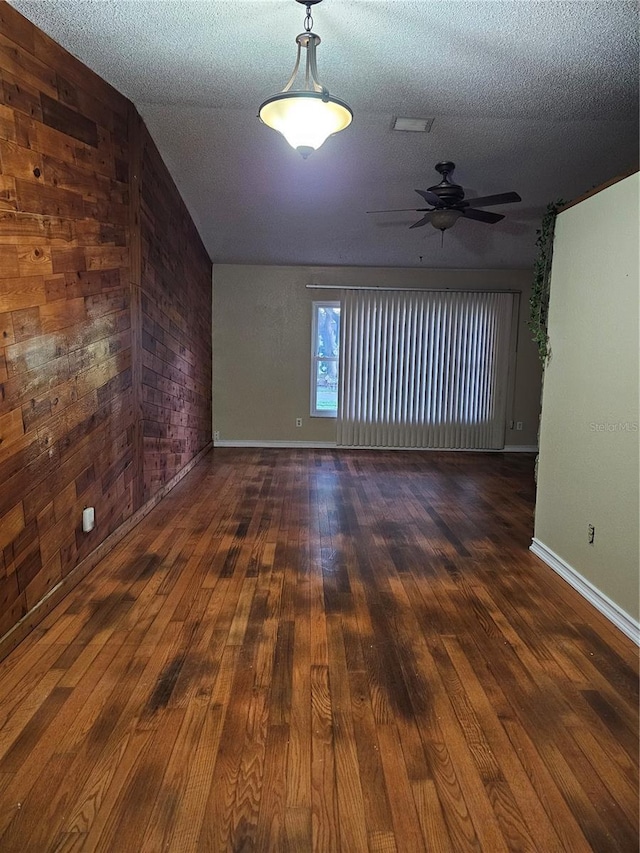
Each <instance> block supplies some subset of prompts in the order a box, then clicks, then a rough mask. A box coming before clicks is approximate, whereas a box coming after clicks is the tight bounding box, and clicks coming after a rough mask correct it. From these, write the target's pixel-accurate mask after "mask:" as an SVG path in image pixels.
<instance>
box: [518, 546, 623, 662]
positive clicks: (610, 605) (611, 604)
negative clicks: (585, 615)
mask: <svg viewBox="0 0 640 853" xmlns="http://www.w3.org/2000/svg"><path fill="white" fill-rule="evenodd" d="M529 550H530V551H532V552H533V553H534V554H535V555H536V557H539V558H540V559H541V560H542V562H543V563H546V564H547V566H549V567H550V568H551V569H553V571H554V572H556V574H558V575H560V577H561V578H562V579H563V580H565V581H566V582H567V583H568V584H569V585H570V586H572V587H573V588H574V589H575V590H576V591H577V592H579V593H580V595H581V596H582V597H583V598H586V600H587V601H588V602H589V603H590V604H592V605H593V606H594V607H595V608H596V610H598V611H599V612H600V613H602V615H603V616H605V617H606V618H607V619H608V620H609V621H610V622H611V623H613V625H615V626H616V628H618V630H620V631H622V633H623V634H624V635H625V636H626V637H628V638H629V639H630V640H632V641H633V642H634V643H635V644H636V645H637V646H640V623H639V622H636V620H635V619H634V618H633V617H632V616H630V615H629V614H628V613H627V612H626V611H625V610H623V609H622V608H621V607H620V605H618V604H616V603H615V601H612V600H611V599H610V598H609V597H608V596H607V595H605V594H604V593H603V592H602V591H601V590H599V589H598V588H597V587H596V586H594V585H593V584H592V583H591V581H588V580H587V579H586V578H585V577H583V576H582V575H581V574H580V572H578V571H577V570H576V569H574V568H573V566H571V565H569V563H567V562H566V560H563V559H562V557H560V556H558V554H556V553H555V551H552V550H551V548H549V547H547V546H546V545H545V544H544V542H541V541H540V540H539V539H536V538H535V536H534V538H533V539H532V541H531V545H530V546H529Z"/></svg>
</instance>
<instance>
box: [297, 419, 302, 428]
mask: <svg viewBox="0 0 640 853" xmlns="http://www.w3.org/2000/svg"><path fill="white" fill-rule="evenodd" d="M296 426H297V427H301V426H302V418H296Z"/></svg>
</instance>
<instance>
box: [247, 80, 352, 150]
mask: <svg viewBox="0 0 640 853" xmlns="http://www.w3.org/2000/svg"><path fill="white" fill-rule="evenodd" d="M259 116H260V118H261V120H262V121H263V122H264V123H265V124H266V125H268V126H269V127H271V128H273V129H274V130H277V131H278V133H281V134H282V135H283V136H284V138H285V139H286V140H287V142H288V143H289V145H291V147H292V148H295V149H296V150H297V151H299V152H300V153H301V154H302V156H303V157H307V156H308V155H309V154H310V153H311V152H312V151H315V150H317V149H318V148H320V146H321V145H322V143H323V142H325V140H326V139H328V137H329V136H331V135H332V134H334V133H338V132H339V131H341V130H344V129H345V127H348V126H349V125H350V124H351V120H352V119H353V113H352V112H351V110H350V109H349V107H348V106H347V105H346V104H345V103H343V102H342V101H339V100H338V99H337V98H332V97H327V96H326V95H323V93H321V92H283V93H281V94H280V95H275V96H274V97H273V98H269V100H267V101H265V102H264V104H262V106H261V107H260V111H259Z"/></svg>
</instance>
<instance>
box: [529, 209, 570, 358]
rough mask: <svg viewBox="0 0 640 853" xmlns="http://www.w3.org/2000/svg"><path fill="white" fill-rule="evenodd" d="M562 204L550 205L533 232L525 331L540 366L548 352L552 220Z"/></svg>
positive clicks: (553, 220) (549, 352)
mask: <svg viewBox="0 0 640 853" xmlns="http://www.w3.org/2000/svg"><path fill="white" fill-rule="evenodd" d="M563 204H564V201H563V200H562V199H560V200H559V201H556V202H552V203H551V204H548V205H547V210H546V212H545V214H544V216H543V217H542V223H541V226H540V228H539V229H538V230H537V231H536V234H537V235H538V236H537V239H536V246H537V248H538V255H537V257H536V260H535V263H534V265H533V284H532V287H531V298H530V299H529V309H530V310H529V329H530V330H531V331H532V332H533V340H534V341H535V343H536V344H537V345H538V354H539V355H540V361H541V362H542V364H543V365H544V364H546V363H547V359H548V358H549V356H550V354H551V351H550V348H549V335H548V334H547V325H548V319H549V290H550V285H551V259H552V257H553V234H554V231H555V224H556V217H557V215H558V211H559V210H560V208H561V207H562V206H563Z"/></svg>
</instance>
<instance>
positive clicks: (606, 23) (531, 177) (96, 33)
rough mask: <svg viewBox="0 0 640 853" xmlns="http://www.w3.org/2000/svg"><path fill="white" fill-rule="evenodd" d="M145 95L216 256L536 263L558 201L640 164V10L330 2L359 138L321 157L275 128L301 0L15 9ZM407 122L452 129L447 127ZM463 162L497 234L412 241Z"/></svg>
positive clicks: (81, 2)
mask: <svg viewBox="0 0 640 853" xmlns="http://www.w3.org/2000/svg"><path fill="white" fill-rule="evenodd" d="M12 5H14V6H15V7H16V8H17V9H18V10H19V11H21V12H22V13H23V14H24V15H26V16H27V17H28V18H29V19H30V20H32V21H34V22H35V23H36V24H37V25H38V26H39V27H41V28H42V29H43V30H44V31H45V32H47V33H48V34H49V35H51V36H52V37H53V38H54V39H56V40H57V41H58V42H60V43H61V44H62V45H63V46H64V47H66V48H67V49H68V50H69V51H71V52H72V53H73V54H75V55H76V56H78V57H79V58H80V59H81V60H82V61H83V62H85V63H86V64H87V65H89V66H90V67H91V68H93V69H94V70H95V71H97V72H98V73H99V74H100V75H101V76H102V77H104V78H105V79H107V80H108V81H109V82H110V83H112V84H113V85H114V86H115V87H116V88H117V89H119V90H120V91H121V92H123V93H124V94H125V95H127V96H128V97H129V98H131V99H132V100H133V101H134V103H135V104H136V106H137V107H138V110H139V111H140V113H141V114H142V116H143V117H144V119H145V121H146V123H147V125H148V127H149V129H150V131H151V133H152V135H153V136H154V138H155V140H156V143H157V144H158V147H159V148H160V151H161V153H162V154H163V156H164V158H165V161H166V163H167V165H168V166H169V168H170V169H171V172H172V174H173V176H174V179H175V181H176V184H177V185H178V187H179V189H180V191H181V193H182V195H183V197H184V199H185V201H186V202H187V204H188V206H189V208H190V210H191V212H192V215H193V217H194V219H195V221H196V223H197V225H198V227H199V229H200V233H201V235H202V237H203V240H204V242H205V245H206V246H207V248H208V250H209V253H210V255H211V257H212V259H213V261H214V262H216V263H265V264H270V263H273V264H346V265H373V266H409V267H411V266H427V267H459V268H506V267H528V266H530V265H531V262H532V259H533V257H534V253H535V236H536V235H535V230H536V227H537V226H538V224H539V220H540V217H541V215H542V213H543V212H544V208H545V205H546V204H547V203H548V202H550V201H555V200H557V199H560V198H563V199H572V198H575V197H576V196H578V195H581V194H582V193H584V192H586V191H588V190H589V189H591V188H592V187H594V186H597V185H599V184H601V183H603V182H605V181H607V180H609V179H610V178H612V177H614V176H616V175H619V174H621V173H625V172H628V171H630V170H632V169H634V168H637V161H638V6H637V3H635V2H624V0H614V2H600V0H588V2H556V0H546V1H545V2H536V0H514V1H513V2H494V0H479V2H464V1H463V0H452V1H451V2H449V0H351V2H349V0H325V2H324V3H322V4H321V5H319V6H316V7H315V8H314V18H315V26H314V31H315V32H317V33H318V34H319V35H320V36H321V38H322V44H321V46H320V48H319V50H318V65H319V72H320V79H321V80H322V82H323V83H324V84H325V85H326V86H327V87H328V88H329V90H330V91H331V93H332V94H334V95H336V96H338V97H340V98H342V99H344V100H346V101H347V102H348V103H349V104H350V106H351V107H352V109H353V111H354V115H355V118H354V121H353V124H352V126H351V127H350V128H349V129H348V130H346V131H345V132H343V133H341V134H339V135H338V136H336V137H334V138H332V139H329V140H328V141H327V142H326V143H325V145H324V146H323V147H322V148H321V149H320V150H318V151H317V152H315V153H314V154H313V155H312V156H311V157H310V158H309V159H308V160H306V161H304V160H302V158H301V157H300V155H299V154H297V153H296V152H295V151H293V150H292V149H291V148H289V146H288V145H287V143H286V142H285V141H284V139H282V137H280V136H279V135H278V134H276V133H274V132H273V131H271V130H269V129H268V128H266V127H265V126H263V125H261V124H260V122H259V121H258V120H257V118H256V113H257V108H258V105H259V104H260V103H261V102H262V101H263V100H264V99H265V98H266V97H268V96H270V95H272V94H275V93H276V92H278V91H279V90H280V89H282V87H283V86H284V84H285V82H286V81H287V79H288V77H289V74H290V73H291V70H292V68H293V63H294V59H295V37H296V35H297V34H298V33H299V32H301V31H302V29H303V27H302V23H303V18H304V14H305V10H304V8H303V7H302V6H300V5H299V4H298V3H296V2H294V0H255V2H249V0H192V2H177V0H151V2H147V0H129V1H128V2H126V0H109V2H94V0H47V2H41V0H38V2H33V0H12ZM395 116H408V117H429V118H433V125H432V128H431V131H430V133H427V134H418V133H406V132H405V133H402V132H397V131H393V130H392V129H391V128H392V123H393V118H394V117H395ZM443 159H448V160H453V161H455V163H456V164H457V168H456V172H455V176H454V177H455V180H456V181H457V182H458V183H461V184H462V185H463V186H464V187H465V189H466V192H467V198H469V199H471V198H472V197H473V196H480V195H488V194H493V193H499V192H504V191H509V190H516V191H517V192H519V194H520V195H521V196H522V203H520V204H514V205H506V206H504V207H500V208H492V209H493V210H495V211H496V212H500V213H504V214H506V219H504V220H503V221H502V222H500V223H498V224H496V225H484V224H482V223H478V222H472V221H469V220H464V221H460V222H458V223H457V224H456V225H455V227H454V228H452V229H451V230H450V231H447V232H446V234H445V237H444V245H442V246H441V235H440V232H438V231H436V230H434V229H433V228H432V227H430V226H426V227H424V228H420V229H415V230H412V231H410V230H409V225H411V224H412V222H415V221H416V220H417V219H418V218H419V217H420V216H421V214H412V213H392V214H376V215H367V213H366V211H367V210H371V209H377V208H410V207H413V206H415V207H420V206H423V204H422V203H421V200H420V198H419V197H418V196H417V195H416V194H415V192H414V189H415V188H420V189H426V188H427V187H429V186H431V185H432V184H434V183H437V181H438V180H439V176H438V175H437V174H436V173H435V171H434V170H433V167H434V164H435V163H436V162H437V161H439V160H443Z"/></svg>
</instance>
